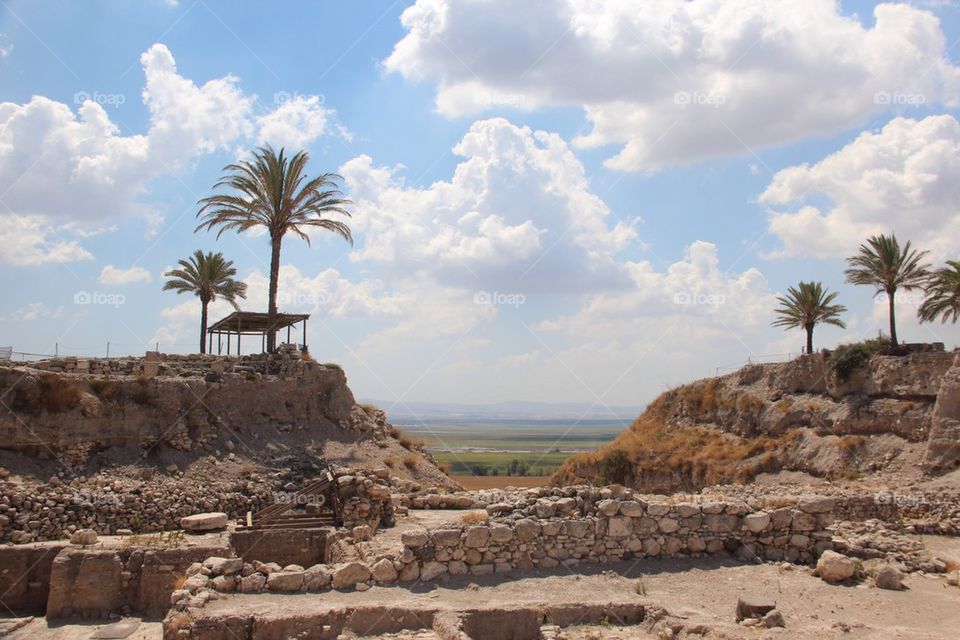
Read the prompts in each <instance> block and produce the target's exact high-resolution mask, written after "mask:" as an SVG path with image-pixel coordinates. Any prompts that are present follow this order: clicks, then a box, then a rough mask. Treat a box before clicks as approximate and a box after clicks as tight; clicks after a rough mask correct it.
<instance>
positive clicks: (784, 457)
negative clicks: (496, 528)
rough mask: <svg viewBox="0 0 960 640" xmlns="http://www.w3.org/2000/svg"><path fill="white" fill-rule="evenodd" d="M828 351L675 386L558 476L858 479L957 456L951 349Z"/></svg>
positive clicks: (929, 468)
mask: <svg viewBox="0 0 960 640" xmlns="http://www.w3.org/2000/svg"><path fill="white" fill-rule="evenodd" d="M833 355H834V354H831V353H829V352H822V353H816V354H811V355H807V356H802V357H800V358H797V359H795V360H792V361H790V362H786V363H776V364H752V365H748V366H746V367H744V368H743V369H741V370H739V371H737V372H735V373H732V374H730V375H726V376H722V377H716V378H708V379H704V380H699V381H697V382H694V383H692V384H688V385H684V386H681V387H678V388H675V389H672V390H670V391H668V392H666V393H664V394H662V395H661V396H660V397H659V398H657V399H656V400H655V401H654V402H653V403H652V404H651V405H650V406H649V407H648V408H647V410H646V411H645V412H644V413H643V414H642V415H641V416H640V417H639V418H638V419H637V420H636V421H635V422H634V423H633V424H632V425H631V426H630V428H629V429H627V430H626V431H624V432H623V433H622V434H621V435H620V436H619V437H618V438H617V439H616V440H615V441H614V442H613V443H612V444H611V445H609V446H607V447H605V448H604V449H601V450H600V451H597V452H595V453H589V454H582V455H578V456H575V457H573V458H571V459H570V460H568V461H567V463H566V464H565V465H564V466H563V467H561V468H560V469H559V470H558V471H557V473H556V474H555V476H554V478H553V481H554V482H555V483H556V484H570V483H574V482H584V481H586V482H603V483H609V482H617V483H622V484H626V485H629V486H633V487H637V488H639V489H642V490H644V491H649V492H658V493H660V492H662V493H670V492H675V491H691V490H699V489H701V488H703V487H705V486H707V485H712V484H723V483H737V482H745V481H749V480H751V479H753V478H754V477H756V476H757V475H759V474H768V473H774V474H775V473H779V472H781V471H799V472H805V473H806V474H809V475H811V476H815V477H819V478H829V479H845V480H858V479H866V478H869V477H882V476H889V475H892V474H908V475H910V474H913V475H916V474H919V473H920V472H921V470H922V471H923V472H925V473H927V474H937V473H943V472H948V471H951V470H953V469H956V468H957V467H958V466H960V356H958V354H957V353H956V352H952V353H951V352H944V351H943V349H942V346H941V345H925V346H923V347H922V348H915V349H913V350H909V351H907V352H906V353H904V354H901V355H874V356H872V357H865V358H863V359H862V360H859V361H858V360H852V361H848V362H847V363H846V366H843V367H840V366H837V362H838V360H837V358H836V357H832V356H833Z"/></svg>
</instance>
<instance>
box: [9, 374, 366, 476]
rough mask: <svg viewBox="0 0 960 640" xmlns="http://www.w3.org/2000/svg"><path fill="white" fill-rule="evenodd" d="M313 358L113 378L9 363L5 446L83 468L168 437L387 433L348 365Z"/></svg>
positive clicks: (183, 446) (181, 447)
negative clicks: (284, 366) (357, 394)
mask: <svg viewBox="0 0 960 640" xmlns="http://www.w3.org/2000/svg"><path fill="white" fill-rule="evenodd" d="M305 364H306V365H307V366H305V367H304V368H303V369H302V371H301V372H299V374H298V375H296V376H287V377H284V376H269V375H268V376H263V375H257V374H255V373H252V372H248V371H245V372H224V371H222V370H221V371H217V370H212V369H211V370H210V371H197V370H190V371H191V374H192V375H188V376H184V375H156V376H154V377H151V378H147V377H145V376H144V375H142V374H140V375H120V376H109V377H108V376H102V375H91V374H81V373H53V372H45V371H42V370H37V369H33V368H30V367H2V368H0V394H3V398H4V405H5V406H4V407H2V408H0V448H2V449H7V450H12V451H17V452H20V453H23V454H26V455H29V456H38V457H44V456H54V457H57V458H61V459H62V460H63V461H64V462H65V463H66V464H67V465H68V466H74V465H82V464H83V463H84V462H86V459H87V457H88V456H89V455H90V454H92V453H95V452H97V451H102V450H105V449H109V448H130V449H132V450H137V451H147V450H150V449H152V448H154V447H156V446H157V445H160V444H163V445H165V447H167V448H172V449H174V450H176V451H181V452H190V451H195V450H201V449H202V448H203V446H204V445H207V444H213V445H216V446H218V447H219V448H222V447H223V445H224V444H225V442H226V441H227V440H232V441H234V443H235V444H236V443H237V442H242V441H243V440H244V436H245V435H246V437H247V438H253V439H258V435H260V434H265V433H268V432H269V431H270V430H274V429H280V430H281V431H282V430H284V429H289V430H292V429H299V430H301V431H302V432H305V434H306V435H313V436H315V437H334V436H336V435H338V433H337V432H344V433H346V434H349V433H353V434H355V435H369V436H370V437H373V436H374V435H376V432H377V431H378V429H379V430H380V431H383V429H384V428H385V427H384V426H383V425H382V424H381V425H378V424H377V422H376V421H375V420H374V419H372V417H369V416H367V415H366V413H365V412H356V413H355V412H354V409H355V407H356V402H355V401H354V398H353V394H352V393H351V391H350V388H349V387H348V386H347V380H346V376H345V375H344V372H343V370H342V369H340V368H339V367H335V366H325V365H319V364H316V363H305Z"/></svg>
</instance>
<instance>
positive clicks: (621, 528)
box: [607, 516, 633, 538]
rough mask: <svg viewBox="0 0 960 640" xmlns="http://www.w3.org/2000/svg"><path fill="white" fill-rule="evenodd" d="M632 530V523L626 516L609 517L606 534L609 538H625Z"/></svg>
mask: <svg viewBox="0 0 960 640" xmlns="http://www.w3.org/2000/svg"><path fill="white" fill-rule="evenodd" d="M632 532H633V524H632V523H631V522H630V518H628V517H627V516H618V517H616V518H610V524H609V526H608V527H607V535H608V536H609V537H611V538H626V537H627V536H629V535H630V534H631V533H632Z"/></svg>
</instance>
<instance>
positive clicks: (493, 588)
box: [8, 512, 960, 640]
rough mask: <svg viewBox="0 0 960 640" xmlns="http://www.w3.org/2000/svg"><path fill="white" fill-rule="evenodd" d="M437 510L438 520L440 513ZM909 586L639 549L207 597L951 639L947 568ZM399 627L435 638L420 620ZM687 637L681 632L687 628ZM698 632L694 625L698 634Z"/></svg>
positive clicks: (782, 634) (735, 634)
mask: <svg viewBox="0 0 960 640" xmlns="http://www.w3.org/2000/svg"><path fill="white" fill-rule="evenodd" d="M450 515H452V514H444V513H442V512H432V513H429V515H428V516H426V517H425V518H424V521H423V522H422V524H438V523H439V522H442V521H443V518H449V517H450ZM433 521H436V522H433ZM924 541H925V542H927V543H928V544H929V545H930V546H931V547H935V548H936V550H937V552H938V553H940V554H943V555H947V556H954V557H956V556H960V539H956V538H936V537H930V536H926V537H924ZM905 585H906V589H904V590H903V591H884V590H881V589H877V588H874V587H873V586H872V585H871V584H870V583H869V581H867V582H863V583H861V584H858V585H854V586H831V585H828V584H826V583H824V582H823V581H821V580H820V579H819V578H816V577H814V576H812V575H810V570H809V569H808V568H806V567H793V566H791V567H790V568H789V569H787V568H784V567H783V566H781V565H778V564H760V565H743V564H739V563H736V562H734V561H731V560H724V559H710V560H693V561H692V560H685V561H684V560H640V561H635V562H624V563H617V564H610V565H591V566H582V567H570V568H567V569H562V568H561V569H557V570H553V571H540V572H535V573H531V574H525V575H524V577H522V578H520V579H511V577H510V576H503V575H492V576H484V577H466V576H465V577H462V578H461V577H457V578H453V577H449V576H448V578H447V580H446V581H441V582H440V583H438V584H437V585H426V584H420V585H415V586H414V587H412V588H410V587H397V586H391V587H379V586H378V587H373V588H371V589H370V590H369V591H366V592H337V591H334V592H328V593H324V594H304V595H293V596H291V595H273V594H260V595H249V596H231V597H228V598H225V599H223V600H219V601H216V602H213V603H210V604H208V605H207V607H206V608H205V609H204V612H205V613H206V614H212V615H220V614H232V613H249V612H250V611H257V612H258V613H260V614H262V615H265V616H269V617H273V616H279V617H284V616H286V615H288V614H289V615H294V614H302V613H304V612H307V611H318V612H319V611H323V610H326V609H333V608H339V607H345V606H350V607H361V608H362V607H374V608H375V607H384V606H400V607H405V606H408V607H409V608H411V609H413V610H416V609H420V608H423V607H424V606H426V607H429V608H440V609H445V610H446V609H449V610H451V611H457V610H461V609H466V608H475V607H477V606H483V607H489V608H497V607H513V608H516V607H526V606H530V607H538V606H540V605H542V604H544V603H551V604H554V605H556V604H564V603H569V604H583V603H625V602H627V603H629V602H637V603H642V604H644V605H647V606H649V607H654V608H656V607H662V608H663V609H665V610H666V611H667V613H668V616H667V617H666V618H664V620H665V621H666V622H667V623H668V624H672V625H681V626H682V627H683V628H684V629H691V630H699V631H708V635H707V637H710V638H728V639H740V638H743V639H750V640H754V639H763V638H789V639H791V640H793V639H796V640H819V639H821V638H847V639H850V640H860V639H868V638H869V639H877V640H893V639H904V640H905V639H910V640H953V639H955V638H957V637H958V631H957V630H958V629H960V588H957V587H953V586H949V585H947V583H946V579H945V576H943V575H923V574H919V573H914V574H910V575H908V576H907V577H906V579H905ZM739 596H745V597H760V598H765V599H770V600H774V601H775V602H776V605H777V608H778V609H779V610H780V611H781V612H782V613H783V616H784V619H785V620H786V628H785V629H769V630H767V629H755V628H747V627H744V626H742V625H738V624H737V623H735V622H734V609H735V607H736V602H737V598H738V597H739ZM104 626H106V623H101V624H48V623H47V622H46V621H45V620H43V619H42V618H38V619H35V620H33V621H32V622H29V623H28V624H26V625H25V626H23V627H22V628H20V629H18V630H16V631H14V632H13V633H12V634H10V635H9V636H8V637H9V638H11V640H33V639H37V640H80V639H81V638H83V639H86V638H90V637H91V636H92V635H93V633H94V632H95V631H97V630H98V629H100V628H101V627H104ZM655 633H656V629H655V630H653V631H650V630H647V629H644V628H642V627H637V626H633V627H623V626H619V625H618V624H617V621H616V620H610V621H609V624H603V625H596V624H594V625H585V626H582V627H568V628H566V629H565V630H564V637H565V638H570V639H571V640H599V639H606V640H625V639H627V638H646V637H651V638H652V637H657V636H656V635H655ZM160 637H161V629H160V625H159V623H156V622H149V623H142V624H141V626H140V628H139V629H138V630H137V631H136V632H135V633H134V635H132V636H130V638H132V639H133V640H159V638H160ZM382 637H393V638H430V637H433V636H432V633H431V632H429V630H427V631H416V632H410V633H404V634H397V635H394V636H382ZM681 637H682V636H681ZM691 637H692V636H691Z"/></svg>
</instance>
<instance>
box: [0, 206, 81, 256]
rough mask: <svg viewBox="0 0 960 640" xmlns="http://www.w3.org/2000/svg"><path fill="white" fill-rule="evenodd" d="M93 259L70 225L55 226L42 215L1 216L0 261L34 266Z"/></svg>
mask: <svg viewBox="0 0 960 640" xmlns="http://www.w3.org/2000/svg"><path fill="white" fill-rule="evenodd" d="M92 259H93V255H92V254H91V253H90V252H89V251H87V250H86V249H84V248H83V247H82V246H80V242H79V239H78V238H77V234H76V233H75V232H74V231H72V230H71V228H70V226H69V225H60V226H56V225H53V224H51V223H50V222H49V221H48V220H47V219H46V218H44V217H42V216H35V215H33V216H31V215H26V216H21V215H16V214H8V215H0V262H4V263H7V264H15V265H35V264H42V263H45V262H53V263H62V262H76V261H78V260H92Z"/></svg>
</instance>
